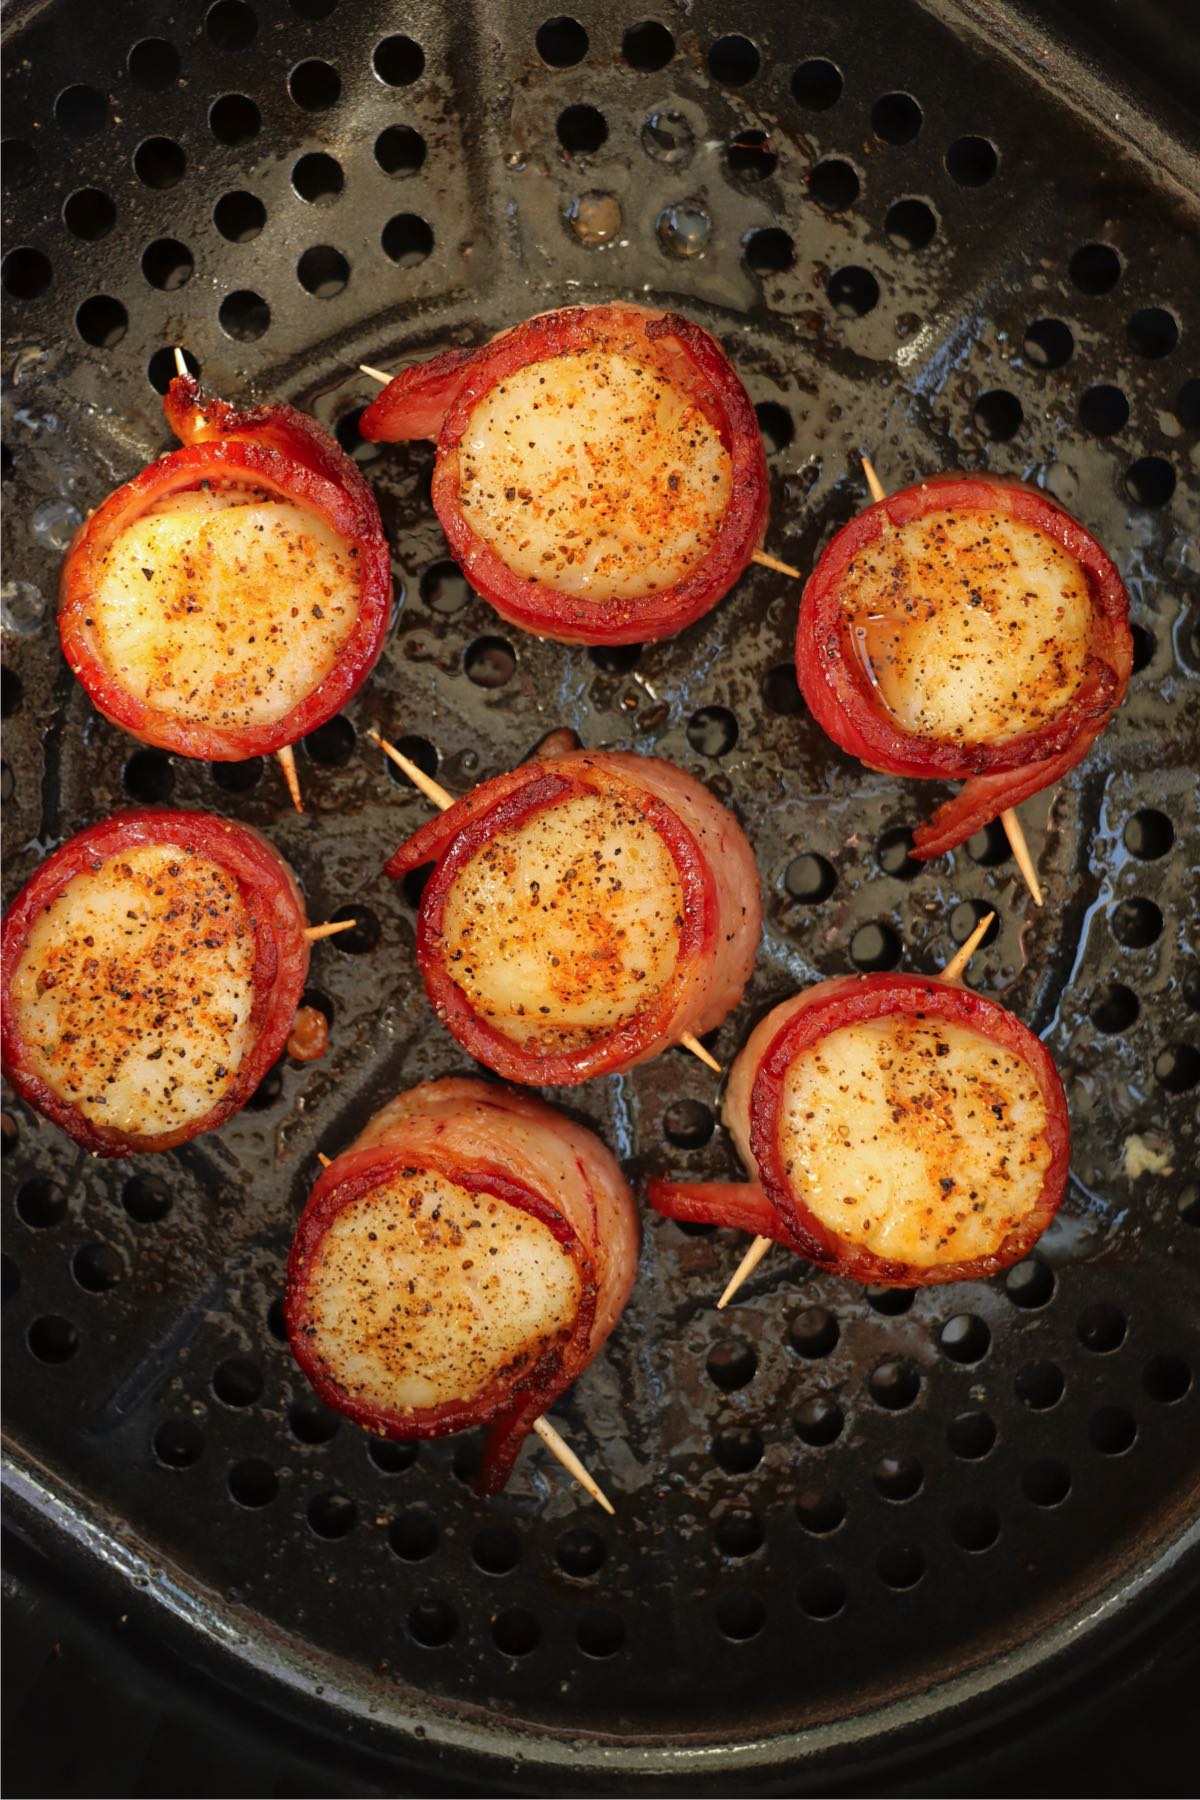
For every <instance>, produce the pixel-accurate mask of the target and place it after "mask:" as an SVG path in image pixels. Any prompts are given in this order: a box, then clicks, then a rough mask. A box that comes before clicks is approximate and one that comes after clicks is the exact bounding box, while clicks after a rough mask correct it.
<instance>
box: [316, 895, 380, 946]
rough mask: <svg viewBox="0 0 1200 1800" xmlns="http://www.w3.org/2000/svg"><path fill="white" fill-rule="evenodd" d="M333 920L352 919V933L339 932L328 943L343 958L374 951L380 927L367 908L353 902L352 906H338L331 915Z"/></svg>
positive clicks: (374, 916)
mask: <svg viewBox="0 0 1200 1800" xmlns="http://www.w3.org/2000/svg"><path fill="white" fill-rule="evenodd" d="M331 917H332V918H334V919H353V920H354V921H355V925H354V929H353V931H339V932H338V934H337V936H336V937H333V938H331V939H330V940H329V941H330V943H332V944H335V945H336V946H337V948H338V949H339V950H340V951H341V952H342V954H343V955H344V956H365V955H366V954H367V952H368V951H370V950H374V948H375V946H376V944H377V943H378V942H379V939H380V937H381V936H382V927H381V925H380V923H379V920H378V918H377V917H376V915H375V914H374V913H373V912H372V911H371V908H370V907H369V906H364V905H363V904H362V903H361V901H357V900H356V901H355V902H354V904H353V905H352V906H339V907H338V909H337V911H336V912H335V913H333V914H332V915H331Z"/></svg>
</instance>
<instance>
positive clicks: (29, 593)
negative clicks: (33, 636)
mask: <svg viewBox="0 0 1200 1800" xmlns="http://www.w3.org/2000/svg"><path fill="white" fill-rule="evenodd" d="M45 617H46V596H45V595H44V594H43V593H42V590H41V589H40V588H38V587H35V586H34V585H33V583H32V581H6V582H5V583H4V586H3V588H0V618H2V620H3V624H4V629H5V631H15V632H17V633H18V635H19V636H21V637H25V636H27V635H28V634H29V633H30V632H31V631H36V630H37V629H38V627H39V626H40V625H41V624H42V622H43V620H44V619H45Z"/></svg>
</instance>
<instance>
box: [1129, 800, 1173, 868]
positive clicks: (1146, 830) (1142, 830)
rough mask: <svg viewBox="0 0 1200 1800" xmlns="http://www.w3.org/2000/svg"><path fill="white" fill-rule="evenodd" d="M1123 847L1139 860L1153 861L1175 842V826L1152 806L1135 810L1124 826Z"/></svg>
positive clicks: (1164, 853)
mask: <svg viewBox="0 0 1200 1800" xmlns="http://www.w3.org/2000/svg"><path fill="white" fill-rule="evenodd" d="M1124 838H1125V848H1126V849H1127V850H1128V851H1129V853H1130V855H1131V856H1136V857H1137V858H1138V859H1139V861H1141V862H1154V861H1156V860H1157V859H1158V857H1160V856H1165V855H1166V854H1167V851H1168V850H1169V849H1170V848H1171V845H1172V844H1173V843H1174V842H1175V827H1174V825H1172V823H1171V821H1170V819H1168V817H1167V815H1166V813H1162V812H1157V811H1156V810H1155V808H1154V807H1152V806H1146V807H1143V808H1142V810H1141V811H1140V812H1135V813H1134V815H1133V817H1132V819H1130V821H1129V823H1128V824H1127V825H1126V827H1125V833H1124Z"/></svg>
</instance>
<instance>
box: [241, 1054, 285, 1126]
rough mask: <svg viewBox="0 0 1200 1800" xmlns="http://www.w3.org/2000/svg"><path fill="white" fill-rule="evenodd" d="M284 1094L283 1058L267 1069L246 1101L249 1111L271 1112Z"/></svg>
mask: <svg viewBox="0 0 1200 1800" xmlns="http://www.w3.org/2000/svg"><path fill="white" fill-rule="evenodd" d="M282 1094H283V1058H282V1057H280V1059H279V1061H278V1062H277V1063H276V1064H275V1065H274V1067H273V1068H270V1069H268V1070H267V1072H266V1074H265V1075H264V1076H263V1078H262V1080H261V1081H260V1082H259V1084H258V1086H257V1087H256V1088H255V1090H254V1092H253V1093H252V1094H251V1096H250V1098H249V1099H248V1100H247V1102H246V1110H247V1112H270V1110H271V1108H272V1107H273V1106H274V1105H275V1103H276V1101H277V1100H279V1099H280V1098H281V1097H282Z"/></svg>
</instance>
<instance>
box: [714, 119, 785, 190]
mask: <svg viewBox="0 0 1200 1800" xmlns="http://www.w3.org/2000/svg"><path fill="white" fill-rule="evenodd" d="M725 160H726V162H727V163H728V164H729V170H730V173H731V174H733V175H739V176H740V177H741V179H742V180H743V181H766V180H767V179H768V178H769V177H770V176H772V175H773V174H774V173H775V170H776V169H777V168H778V166H779V157H778V155H777V154H776V152H775V151H774V150H773V149H772V148H771V140H770V138H769V136H768V135H767V133H766V132H765V131H752V130H750V129H748V128H747V129H746V130H743V131H739V132H738V134H737V136H736V137H735V138H734V140H733V142H732V143H731V144H730V146H729V148H728V149H727V150H726V152H725Z"/></svg>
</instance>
